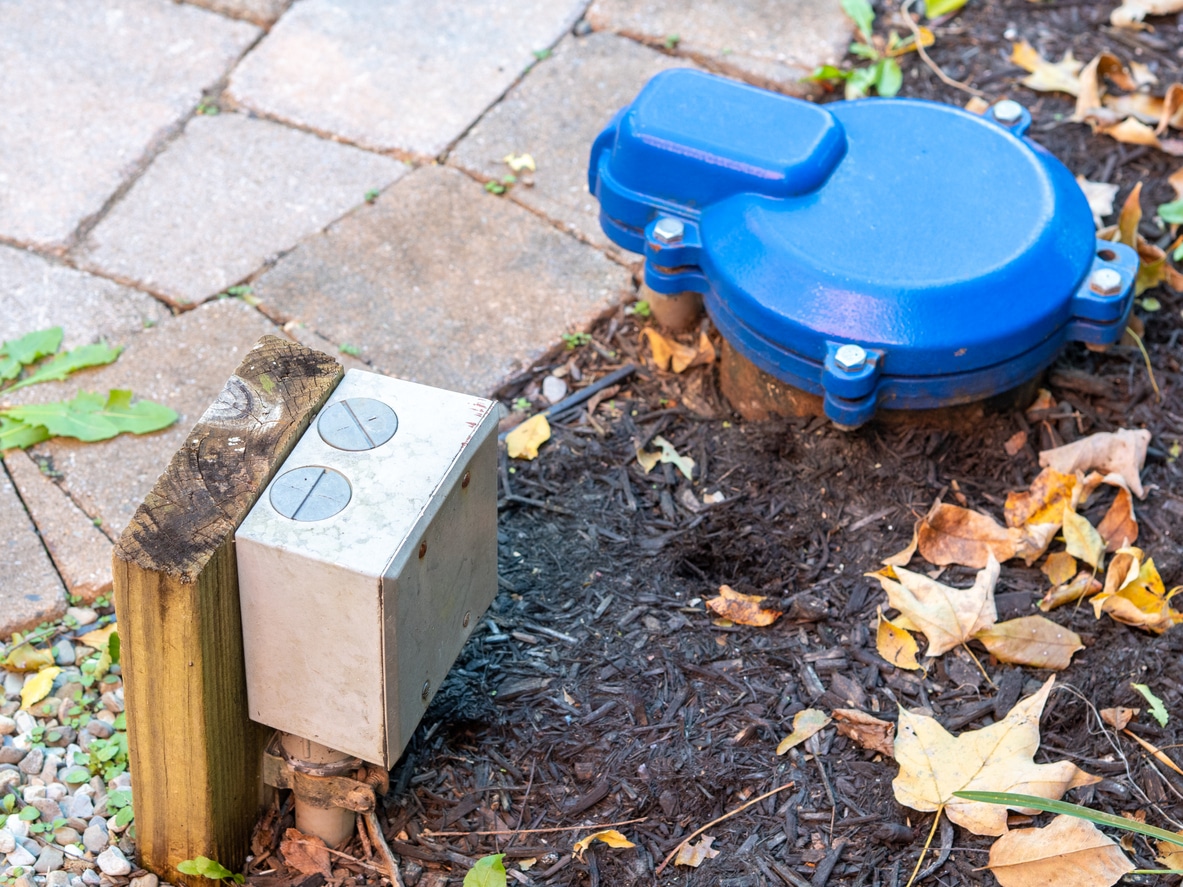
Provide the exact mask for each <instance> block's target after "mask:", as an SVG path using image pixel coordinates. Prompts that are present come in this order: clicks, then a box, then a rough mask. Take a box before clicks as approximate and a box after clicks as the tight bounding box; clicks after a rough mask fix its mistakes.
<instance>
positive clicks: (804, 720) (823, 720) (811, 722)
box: [776, 708, 830, 755]
mask: <svg viewBox="0 0 1183 887" xmlns="http://www.w3.org/2000/svg"><path fill="white" fill-rule="evenodd" d="M829 723H830V718H829V716H828V715H827V714H826V713H825V712H824V711H818V710H817V709H816V708H807V709H805V710H804V711H799V712H797V713H796V714H795V715H793V732H792V733H790V734H789V735H788V736H786V737H785V738H784V739H782V740H781V741H780V745H778V746H777V747H776V753H777V754H778V755H783V754H784V753H785V752H787V751H788V750H789V749H790V748H792V747H793V746H796V745H800V744H801V743H802V742H804V741H805V740H806V739H808V738H809V737H810V736H812V735H813V734H814V733H816V732H818V731H819V730H821V729H822V728H823V727H825V726H826V725H827V724H829Z"/></svg>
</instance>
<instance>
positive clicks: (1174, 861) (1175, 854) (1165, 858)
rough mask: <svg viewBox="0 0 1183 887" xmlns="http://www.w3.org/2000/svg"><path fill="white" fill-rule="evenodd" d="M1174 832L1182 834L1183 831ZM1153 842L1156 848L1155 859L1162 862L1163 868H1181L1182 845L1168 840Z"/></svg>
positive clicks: (1182, 866)
mask: <svg viewBox="0 0 1183 887" xmlns="http://www.w3.org/2000/svg"><path fill="white" fill-rule="evenodd" d="M1175 834H1177V835H1183V831H1180V832H1175ZM1154 843H1155V846H1156V847H1157V848H1158V856H1156V857H1155V859H1156V860H1158V862H1160V863H1162V867H1163V868H1166V869H1176V870H1180V869H1183V847H1180V846H1179V845H1178V844H1172V843H1171V842H1170V841H1155V842H1154Z"/></svg>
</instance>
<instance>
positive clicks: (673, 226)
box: [653, 216, 686, 243]
mask: <svg viewBox="0 0 1183 887" xmlns="http://www.w3.org/2000/svg"><path fill="white" fill-rule="evenodd" d="M685 233H686V226H685V225H684V224H682V220H681V219H671V218H670V217H669V216H666V217H664V218H661V219H658V220H657V224H656V225H654V226H653V236H654V237H656V238H657V240H658V241H659V242H660V243H680V242H681V240H682V235H684V234H685Z"/></svg>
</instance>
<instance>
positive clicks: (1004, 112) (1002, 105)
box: [990, 99, 1023, 123]
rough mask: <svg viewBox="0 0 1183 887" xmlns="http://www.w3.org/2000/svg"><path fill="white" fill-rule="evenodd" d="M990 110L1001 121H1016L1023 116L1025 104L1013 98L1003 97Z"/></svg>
mask: <svg viewBox="0 0 1183 887" xmlns="http://www.w3.org/2000/svg"><path fill="white" fill-rule="evenodd" d="M990 110H991V113H993V114H994V119H995V120H997V121H998V122H999V123H1014V122H1015V121H1016V120H1018V119H1019V118H1020V117H1022V116H1023V106H1022V105H1020V104H1019V103H1018V102H1016V101H1014V100H1013V99H1003V100H1002V101H1001V102H999V103H998V104H997V105H995V106H994V107H993V108H991V109H990Z"/></svg>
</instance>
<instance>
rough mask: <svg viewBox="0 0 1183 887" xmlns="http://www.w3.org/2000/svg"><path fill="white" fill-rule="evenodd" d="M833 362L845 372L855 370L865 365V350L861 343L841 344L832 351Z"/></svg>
mask: <svg viewBox="0 0 1183 887" xmlns="http://www.w3.org/2000/svg"><path fill="white" fill-rule="evenodd" d="M834 363H835V364H837V365H838V368H839V369H840V370H844V371H845V372H848V373H853V372H857V371H858V370H861V369H862V368H863V367H864V366H866V363H867V352H866V350H865V349H864V348H863V346H862V345H843V346H841V347H840V348H839V349H838V350H837V351H835V352H834Z"/></svg>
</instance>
